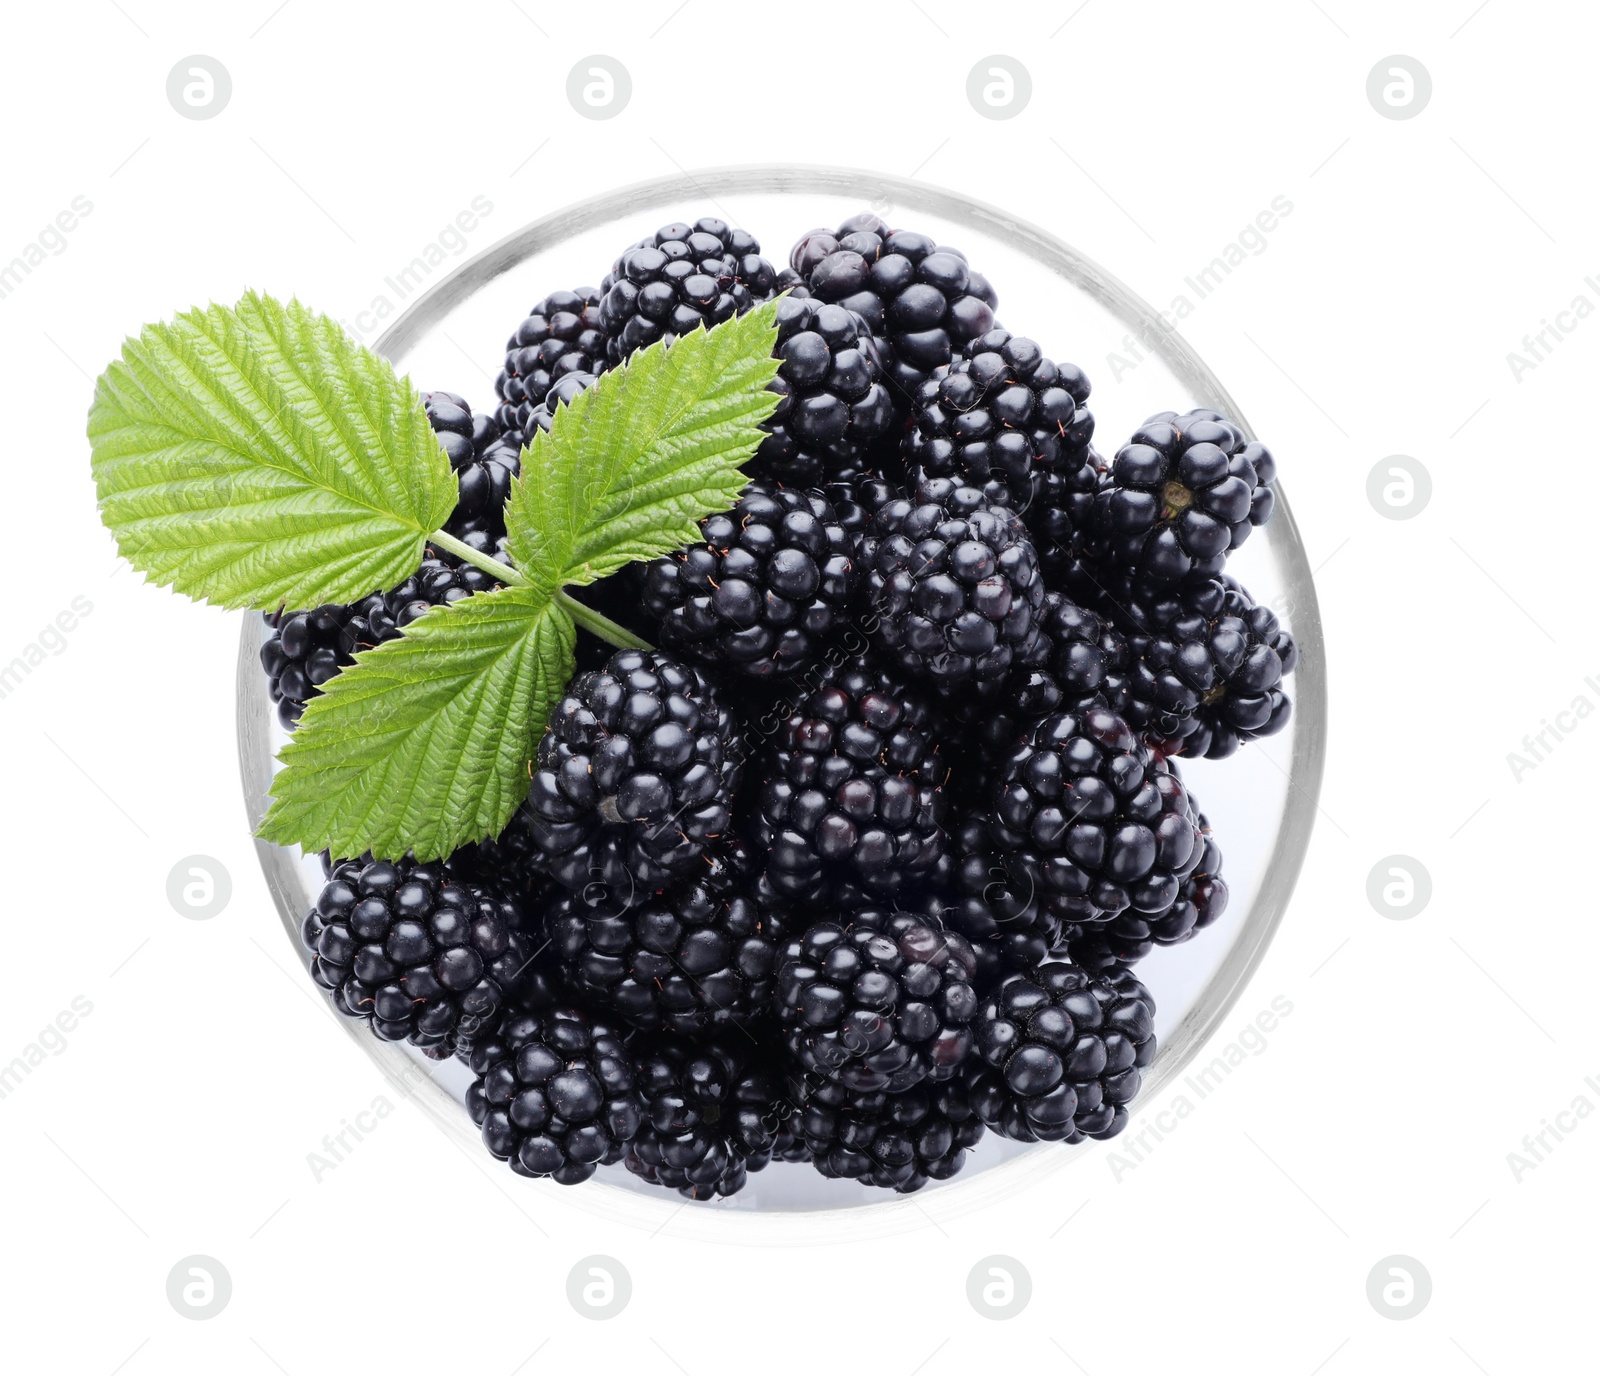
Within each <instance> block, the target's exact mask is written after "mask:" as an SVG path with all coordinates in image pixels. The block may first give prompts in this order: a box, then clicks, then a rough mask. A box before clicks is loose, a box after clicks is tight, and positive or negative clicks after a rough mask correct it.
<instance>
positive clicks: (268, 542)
mask: <svg viewBox="0 0 1600 1376" xmlns="http://www.w3.org/2000/svg"><path fill="white" fill-rule="evenodd" d="M89 441H90V444H91V446H92V449H93V458H92V464H93V469H94V479H95V486H96V488H97V490H98V492H99V496H100V512H101V519H102V520H103V521H104V522H105V524H106V525H107V526H108V527H109V528H110V530H111V532H112V534H114V535H115V536H116V539H117V548H118V550H119V551H120V552H121V554H122V555H123V557H125V558H126V559H127V560H128V562H129V563H131V564H132V565H133V566H134V567H135V568H137V569H140V570H142V571H143V572H145V573H147V574H149V575H150V576H151V577H152V578H153V579H154V580H155V581H156V582H157V583H162V584H168V585H170V586H172V587H173V588H175V589H176V590H177V591H179V592H182V593H186V594H188V595H189V596H190V597H194V598H198V599H201V600H203V601H209V602H214V603H217V604H219V605H221V606H224V607H260V608H273V607H277V606H280V605H284V604H287V605H288V606H291V607H314V606H317V605H318V604H320V603H323V602H352V601H355V600H356V599H357V598H360V597H362V596H364V595H365V594H367V593H369V592H372V591H373V590H374V589H377V588H387V587H392V586H394V585H395V584H396V583H399V582H400V581H401V580H402V579H404V578H406V577H408V576H409V575H410V574H412V573H413V572H415V571H416V569H417V567H418V565H419V564H420V563H421V562H422V550H423V544H424V542H425V541H426V539H427V537H428V535H429V534H430V533H431V532H433V531H434V530H436V529H437V528H438V527H439V526H441V525H442V524H443V523H444V522H445V520H446V519H447V518H448V517H449V515H450V512H451V510H452V509H453V508H454V506H455V503H456V498H457V488H456V481H455V476H454V474H452V472H451V470H450V463H449V460H448V459H446V457H445V455H444V451H443V450H442V449H441V448H440V447H439V441H438V439H437V438H436V437H435V436H434V434H433V431H432V429H431V427H430V426H429V425H428V418H427V416H426V414H424V412H423V409H422V406H421V404H420V401H419V398H418V397H417V394H416V391H415V389H414V388H413V387H412V386H411V384H410V382H409V381H408V380H406V379H405V378H402V377H398V376H396V374H395V372H394V369H393V368H391V367H390V366H389V364H388V363H387V362H386V361H385V360H384V359H381V358H379V357H378V356H377V355H376V354H374V353H371V352H369V351H368V350H366V349H363V348H361V347H360V346H359V345H358V344H356V343H355V342H354V341H353V340H352V339H350V338H349V336H347V335H346V334H345V333H344V331H343V330H341V329H340V328H339V325H338V323H337V322H336V321H334V320H331V319H329V318H328V317H327V316H325V315H318V314H316V313H315V312H313V311H310V310H308V309H307V308H306V307H304V306H302V305H301V304H300V303H299V302H298V301H290V302H289V304H288V305H287V306H285V305H282V304H281V303H279V302H277V301H275V300H273V299H272V298H271V297H270V296H261V295H258V294H256V293H254V292H250V293H247V294H246V295H245V296H244V297H243V298H242V299H241V300H240V301H239V303H238V305H236V306H234V307H233V308H232V309H229V308H228V307H225V306H217V305H212V306H209V307H207V308H206V309H204V310H194V311H189V312H187V313H186V314H183V315H180V316H178V317H177V318H176V319H174V320H173V321H172V322H171V323H170V324H160V325H149V326H147V327H146V328H145V330H144V332H143V333H142V334H140V335H139V337H138V338H137V339H130V340H128V341H126V343H124V345H123V348H122V357H121V358H120V359H119V360H118V361H116V362H114V363H112V364H111V366H110V367H108V368H107V369H106V370H105V372H104V373H102V374H101V375H100V378H99V381H98V382H97V384H96V386H95V398H94V404H93V405H92V406H91V407H90V410H89Z"/></svg>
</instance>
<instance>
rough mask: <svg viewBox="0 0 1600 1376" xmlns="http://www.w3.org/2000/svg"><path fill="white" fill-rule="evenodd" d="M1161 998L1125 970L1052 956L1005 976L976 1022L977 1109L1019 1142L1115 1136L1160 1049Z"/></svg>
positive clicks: (973, 1083) (970, 1082)
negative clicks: (1106, 970)
mask: <svg viewBox="0 0 1600 1376" xmlns="http://www.w3.org/2000/svg"><path fill="white" fill-rule="evenodd" d="M1154 1020H1155V1000H1154V999H1153V998H1151V996H1150V992H1149V990H1147V989H1146V988H1145V987H1144V985H1142V984H1141V983H1140V982H1139V981H1138V980H1137V979H1135V978H1134V977H1133V975H1132V974H1131V973H1129V972H1127V971H1120V972H1117V973H1113V974H1108V975H1091V974H1090V973H1089V972H1088V971H1087V970H1083V969H1080V968H1079V967H1078V966H1076V965H1072V964H1070V963H1068V962H1066V961H1058V960H1052V961H1047V962H1045V963H1044V964H1042V965H1040V966H1038V967H1036V968H1035V969H1033V970H1030V971H1027V972H1024V973H1018V974H1013V975H1008V976H1006V977H1005V978H1004V979H1003V980H1001V982H1000V984H999V985H998V987H997V988H996V989H995V990H994V992H993V993H991V994H990V995H989V997H988V998H987V999H986V1000H985V1001H984V1004H983V1007H982V1008H981V1009H980V1010H979V1012H978V1016H977V1019H976V1021H975V1023H974V1040H975V1044H976V1054H975V1055H974V1057H973V1064H972V1065H971V1067H970V1069H969V1071H968V1073H967V1076H966V1086H967V1089H968V1091H969V1093H970V1096H971V1102H972V1105H973V1107H974V1108H975V1109H976V1110H977V1113H978V1115H979V1116H980V1117H981V1118H982V1119H983V1121H984V1122H985V1123H986V1124H987V1125H988V1126H989V1127H990V1128H991V1129H992V1130H993V1131H995V1132H998V1133H999V1134H1000V1135H1001V1136H1002V1137H1009V1138H1011V1139H1012V1140H1013V1141H1017V1142H1078V1141H1081V1140H1082V1139H1083V1138H1085V1137H1094V1138H1106V1137H1114V1136H1115V1135H1116V1134H1117V1133H1119V1132H1121V1131H1122V1129H1123V1127H1124V1126H1125V1125H1126V1123H1127V1121H1128V1109H1127V1105H1128V1104H1129V1103H1130V1102H1131V1101H1132V1099H1133V1097H1134V1095H1135V1094H1137V1093H1138V1091H1139V1079H1140V1072H1141V1070H1143V1069H1144V1067H1146V1066H1147V1065H1149V1064H1150V1062H1151V1060H1152V1059H1154V1057H1155V1052H1156V1039H1155V1031H1154Z"/></svg>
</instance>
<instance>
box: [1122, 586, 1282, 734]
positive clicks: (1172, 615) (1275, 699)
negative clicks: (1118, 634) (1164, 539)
mask: <svg viewBox="0 0 1600 1376" xmlns="http://www.w3.org/2000/svg"><path fill="white" fill-rule="evenodd" d="M1125 587H1126V584H1125V583H1124V584H1121V585H1119V589H1121V588H1125ZM1107 600H1108V601H1109V602H1111V604H1112V607H1113V611H1114V614H1115V615H1116V616H1117V617H1118V619H1119V620H1121V621H1122V622H1123V624H1124V625H1125V626H1126V627H1127V628H1128V634H1127V637H1126V652H1125V655H1124V657H1123V662H1122V663H1121V664H1120V665H1119V666H1117V667H1115V668H1114V669H1113V671H1112V673H1111V674H1110V675H1109V683H1108V691H1109V693H1110V695H1111V696H1112V697H1113V698H1115V699H1116V700H1117V701H1118V702H1119V703H1120V706H1121V710H1122V712H1123V714H1124V715H1125V716H1126V717H1127V719H1128V722H1129V724H1130V725H1131V726H1133V727H1134V729H1135V730H1137V731H1139V732H1140V733H1141V735H1142V736H1143V737H1144V739H1145V741H1146V742H1147V743H1148V744H1149V745H1151V746H1152V748H1154V749H1156V750H1158V751H1160V752H1161V753H1162V754H1164V755H1183V756H1188V757H1191V758H1200V757H1204V758H1208V759H1220V758H1222V757H1224V756H1226V755H1231V754H1233V752H1234V751H1235V750H1237V749H1238V748H1239V744H1240V742H1242V741H1247V740H1252V739H1254V738H1256V737H1258V736H1269V735H1272V734H1273V733H1274V732H1277V731H1280V730H1282V729H1283V727H1284V725H1285V724H1286V723H1287V722H1288V720H1289V714H1290V710H1291V704H1290V701H1289V698H1288V696H1287V695H1286V694H1285V693H1284V691H1283V687H1282V683H1283V678H1284V676H1285V675H1286V674H1289V673H1291V672H1293V670H1294V667H1295V665H1296V664H1297V663H1298V661H1299V649H1298V647H1297V646H1296V644H1295V641H1294V638H1293V637H1292V636H1291V635H1289V633H1288V632H1287V631H1284V630H1283V629H1282V628H1281V627H1280V626H1279V624H1278V618H1277V617H1276V616H1274V615H1273V613H1272V611H1271V609H1270V608H1267V607H1259V606H1257V605H1256V604H1255V603H1254V602H1253V601H1252V600H1251V598H1250V594H1249V593H1248V592H1246V591H1245V590H1244V588H1243V587H1242V586H1241V585H1240V584H1239V583H1237V582H1236V581H1235V580H1234V579H1232V578H1228V577H1226V576H1223V577H1199V578H1195V577H1190V578H1188V579H1185V580H1184V581H1183V582H1182V583H1181V584H1178V585H1176V586H1174V587H1171V588H1157V589H1155V590H1153V591H1150V592H1147V593H1144V594H1143V595H1141V594H1140V592H1139V591H1138V590H1137V589H1135V590H1134V591H1122V590H1119V592H1118V593H1117V594H1115V595H1113V596H1110V597H1108V599H1107Z"/></svg>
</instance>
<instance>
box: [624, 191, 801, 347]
mask: <svg viewBox="0 0 1600 1376" xmlns="http://www.w3.org/2000/svg"><path fill="white" fill-rule="evenodd" d="M776 285H777V273H776V272H774V271H773V268H772V264H771V263H769V262H767V260H766V259H765V258H763V257H762V256H761V245H760V244H759V243H758V242H757V241H756V239H755V236H754V235H751V234H747V233H745V231H744V230H742V229H732V228H730V227H729V226H728V225H727V224H725V223H724V222H723V221H721V220H718V219H716V218H714V217H712V216H709V215H707V216H702V217H701V218H700V219H698V220H696V221H695V222H694V224H693V225H686V224H670V225H663V226H662V227H661V228H660V229H658V230H657V231H656V232H655V234H654V235H652V236H651V237H650V238H647V239H641V240H640V241H639V242H638V243H637V244H635V245H633V247H632V248H629V249H625V250H624V251H623V253H622V255H621V256H620V257H619V258H618V259H617V261H616V263H615V264H613V266H612V268H611V271H610V273H609V274H608V275H607V276H606V279H605V281H603V282H602V283H601V284H600V291H601V300H600V327H601V328H602V329H603V330H604V331H605V333H606V336H607V339H606V358H607V359H608V360H609V361H610V362H611V363H612V364H617V363H621V362H622V361H623V360H624V359H625V358H627V357H628V355H629V354H631V353H633V352H634V351H635V350H636V349H642V348H644V346H645V345H647V344H654V343H655V342H656V341H657V340H659V339H670V338H673V337H674V336H676V335H680V334H688V333H689V331H690V330H693V329H695V328H697V327H698V326H701V325H704V326H705V328H706V329H708V330H709V329H710V328H711V327H712V326H713V325H720V324H721V323H722V322H723V321H724V320H731V319H733V317H734V316H736V315H742V314H743V313H744V312H745V311H747V310H749V309H750V307H751V306H753V305H754V304H755V303H756V302H758V301H765V300H766V299H767V298H768V297H770V296H771V295H772V293H773V291H774V289H775V288H776Z"/></svg>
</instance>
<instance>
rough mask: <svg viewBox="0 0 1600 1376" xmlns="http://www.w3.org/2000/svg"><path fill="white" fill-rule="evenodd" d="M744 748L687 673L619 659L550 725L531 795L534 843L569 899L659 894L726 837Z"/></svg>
mask: <svg viewBox="0 0 1600 1376" xmlns="http://www.w3.org/2000/svg"><path fill="white" fill-rule="evenodd" d="M742 748H743V747H742V745H741V743H740V741H739V739H738V735H737V732H736V729H735V725H734V720H733V717H732V715H731V714H730V713H729V711H728V709H727V708H726V707H724V706H723V705H722V703H721V701H720V700H719V699H718V697H717V695H716V693H715V692H713V690H712V688H711V685H710V684H709V683H707V682H706V680H705V679H704V678H702V677H701V675H700V674H699V673H698V672H697V671H696V670H694V669H691V668H689V667H688V666H686V665H683V664H679V663H678V662H676V661H675V660H673V659H670V658H669V657H668V656H666V655H663V654H658V653H656V652H654V651H643V650H619V651H618V652H617V653H616V654H614V655H613V656H612V657H611V659H610V661H609V662H608V663H607V665H606V667H605V668H604V669H602V670H599V671H596V672H592V673H586V674H580V675H578V677H577V678H575V679H574V680H573V681H572V682H571V683H570V684H569V685H568V687H567V695H566V697H564V698H563V699H562V700H561V702H560V703H559V704H557V706H556V709H555V711H554V712H553V713H552V714H551V716H550V724H549V726H547V727H546V728H545V733H544V737H543V739H542V740H541V741H540V742H539V751H538V758H537V761H536V764H537V767H536V769H535V772H534V775H533V781H532V785H531V787H530V788H529V791H528V808H529V811H530V812H531V814H532V817H531V822H532V834H533V840H534V844H535V845H536V846H537V847H538V848H539V851H540V853H541V854H542V856H543V858H544V863H545V865H546V867H547V868H548V870H549V872H550V874H551V875H553V876H554V877H555V878H556V879H558V880H559V881H560V882H561V883H563V884H564V885H566V886H567V888H569V889H579V890H581V889H583V888H584V887H585V886H586V885H588V884H590V883H593V882H595V881H599V882H601V883H604V884H606V885H609V886H610V887H611V889H612V890H613V891H614V892H617V893H622V892H626V891H628V890H630V889H631V888H632V887H635V886H636V887H637V888H639V889H641V890H644V891H647V892H648V891H651V890H654V889H658V888H662V887H664V886H665V885H666V884H667V883H669V882H670V881H671V880H672V879H673V878H674V877H676V876H681V875H684V874H687V873H689V872H691V871H692V870H693V869H694V867H695V865H696V863H697V862H698V860H699V858H700V856H701V855H702V854H703V853H704V851H705V848H706V846H707V844H708V843H709V842H710V841H711V840H713V839H714V838H716V837H717V836H720V835H721V834H722V833H723V832H725V831H726V830H727V829H728V822H729V808H730V805H731V802H732V798H733V794H734V790H735V788H736V787H737V785H738V779H739V760H740V758H741V754H742Z"/></svg>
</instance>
